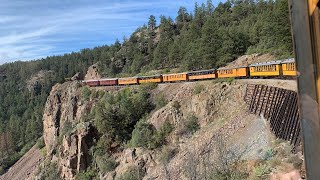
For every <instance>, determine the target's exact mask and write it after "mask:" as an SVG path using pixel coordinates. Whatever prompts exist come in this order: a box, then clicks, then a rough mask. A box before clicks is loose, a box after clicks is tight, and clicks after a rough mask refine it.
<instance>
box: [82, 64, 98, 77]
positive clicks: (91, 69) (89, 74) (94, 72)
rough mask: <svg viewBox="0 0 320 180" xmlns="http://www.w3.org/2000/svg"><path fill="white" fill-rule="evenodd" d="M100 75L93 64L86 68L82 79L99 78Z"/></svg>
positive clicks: (96, 66)
mask: <svg viewBox="0 0 320 180" xmlns="http://www.w3.org/2000/svg"><path fill="white" fill-rule="evenodd" d="M100 78H101V75H100V74H99V71H98V65H97V64H94V65H92V66H90V67H89V68H88V71H87V74H86V75H85V77H84V80H91V79H100Z"/></svg>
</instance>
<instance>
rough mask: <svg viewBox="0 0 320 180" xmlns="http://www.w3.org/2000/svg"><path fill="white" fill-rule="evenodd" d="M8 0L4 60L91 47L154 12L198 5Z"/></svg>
mask: <svg viewBox="0 0 320 180" xmlns="http://www.w3.org/2000/svg"><path fill="white" fill-rule="evenodd" d="M4 1H7V2H5V3H2V4H0V64H2V63H4V62H8V61H13V60H28V59H35V58H38V57H45V56H49V55H53V54H54V53H56V52H68V51H69V52H70V51H71V49H81V48H84V47H90V46H89V45H87V46H86V45H85V43H84V42H96V44H97V45H102V44H98V43H101V42H105V43H108V42H110V41H113V40H115V38H119V39H122V37H123V36H124V35H128V34H130V31H132V30H134V29H136V28H137V27H138V26H141V25H143V23H146V22H147V21H148V17H149V15H150V14H155V15H157V16H158V15H160V14H164V15H168V14H167V13H168V11H169V10H170V9H171V11H172V12H174V13H176V12H177V11H178V8H179V6H180V5H185V4H186V3H189V4H191V7H192V6H193V4H194V1H193V0H178V1H170V0H164V1H154V2H152V1H146V0H144V1H134V0H128V1H125V2H123V1H114V2H110V1H109V2H108V1H99V0H98V1H95V2H94V3H93V2H92V1H89V0H82V1H75V0H69V1H65V2H64V3H61V1H53V0H48V1H40V2H39V1H29V0H17V1H14V2H13V1H9V0H4ZM202 1H204V0H202ZM174 15H175V14H174ZM113 33H114V35H113ZM79 44H82V45H83V46H84V47H83V46H80V45H79ZM93 44H94V43H93Z"/></svg>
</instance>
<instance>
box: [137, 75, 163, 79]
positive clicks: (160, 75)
mask: <svg viewBox="0 0 320 180" xmlns="http://www.w3.org/2000/svg"><path fill="white" fill-rule="evenodd" d="M160 76H161V74H158V75H152V76H139V78H148V77H160Z"/></svg>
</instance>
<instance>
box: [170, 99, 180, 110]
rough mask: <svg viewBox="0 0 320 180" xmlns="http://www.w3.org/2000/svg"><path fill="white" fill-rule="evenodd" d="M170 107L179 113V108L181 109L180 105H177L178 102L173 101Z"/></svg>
mask: <svg viewBox="0 0 320 180" xmlns="http://www.w3.org/2000/svg"><path fill="white" fill-rule="evenodd" d="M172 107H173V108H174V109H175V110H177V111H179V110H180V108H181V105H180V103H179V102H178V101H173V103H172Z"/></svg>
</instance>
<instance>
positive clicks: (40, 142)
mask: <svg viewBox="0 0 320 180" xmlns="http://www.w3.org/2000/svg"><path fill="white" fill-rule="evenodd" d="M44 146H45V143H44V139H43V137H41V138H39V139H38V141H37V147H38V149H42V148H43V147H44Z"/></svg>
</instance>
